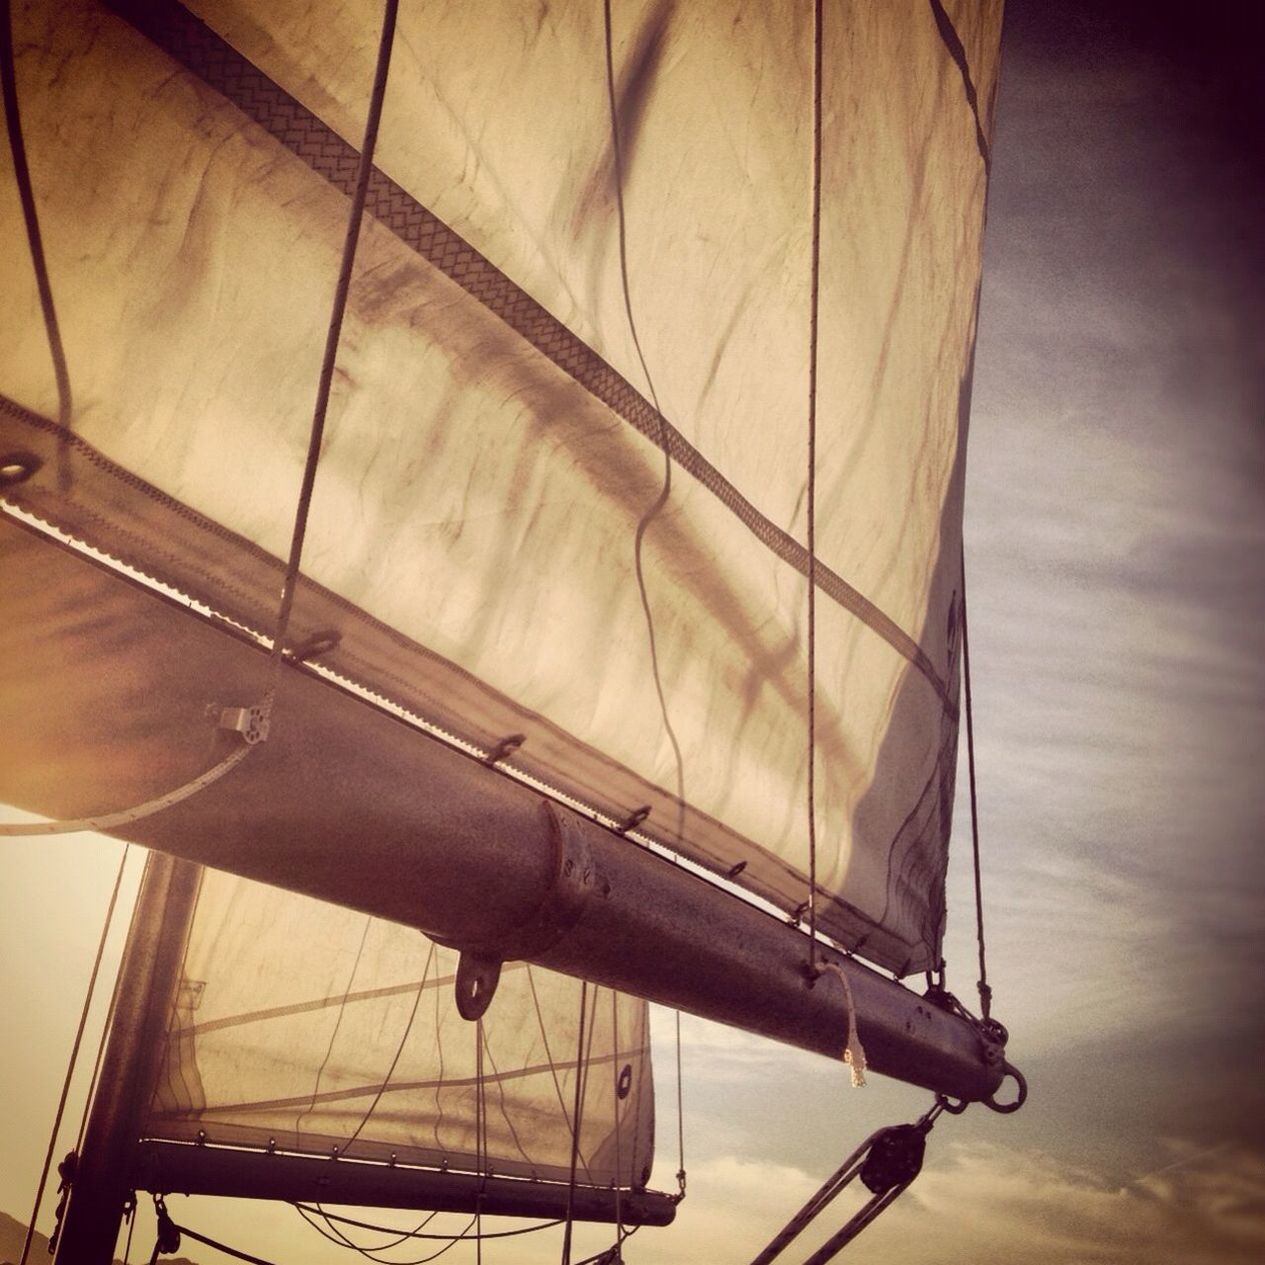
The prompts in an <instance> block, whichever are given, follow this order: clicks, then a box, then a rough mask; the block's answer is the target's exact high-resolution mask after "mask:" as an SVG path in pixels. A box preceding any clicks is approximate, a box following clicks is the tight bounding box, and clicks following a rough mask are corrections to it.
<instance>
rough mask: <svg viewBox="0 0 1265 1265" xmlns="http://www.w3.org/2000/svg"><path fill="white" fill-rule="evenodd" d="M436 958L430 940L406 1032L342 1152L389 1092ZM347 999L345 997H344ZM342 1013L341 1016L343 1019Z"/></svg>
mask: <svg viewBox="0 0 1265 1265" xmlns="http://www.w3.org/2000/svg"><path fill="white" fill-rule="evenodd" d="M363 947H364V941H363V940H361V948H362V949H363ZM434 960H435V942H434V941H433V940H432V941H431V942H430V951H429V952H428V953H427V954H426V964H425V966H423V967H422V978H421V980H420V981H419V982H418V985H417V993H416V995H415V996H414V998H413V1009H412V1010H411V1011H410V1012H409V1017H408V1022H407V1023H406V1024H405V1025H404V1033H403V1035H402V1036H401V1037H400V1043H399V1045H397V1046H396V1047H395V1057H394V1058H393V1059H392V1060H391V1066H390V1067H388V1068H387V1074H386V1076H385V1077H384V1078H383V1081H382V1084H381V1085H379V1086H378V1092H377V1093H376V1094H375V1095H374V1098H373V1102H371V1103H370V1104H369V1106H368V1107H367V1108H366V1109H365V1113H364V1115H363V1116H361V1118H360V1123H359V1124H358V1125H357V1126H356V1128H355V1129H354V1131H353V1132H352V1135H351V1137H349V1138H348V1139H347V1141H346V1142H344V1143H343V1145H342V1150H341V1152H340V1154H344V1155H345V1154H346V1153H347V1148H348V1147H349V1146H351V1144H352V1143H353V1142H354V1141H355V1140H356V1139H357V1138H358V1137H359V1136H360V1133H361V1130H362V1129H364V1127H365V1125H367V1124H368V1123H369V1119H370V1117H371V1116H372V1115H373V1113H374V1112H375V1111H376V1110H377V1109H378V1104H379V1103H380V1102H381V1101H382V1095H383V1094H385V1093H386V1092H387V1086H388V1085H390V1083H391V1077H392V1076H394V1075H395V1069H396V1068H397V1067H398V1066H399V1063H400V1058H401V1056H402V1055H403V1054H404V1047H405V1046H406V1045H407V1044H408V1039H409V1035H410V1034H411V1033H412V1031H413V1021H414V1020H415V1019H416V1018H417V1010H418V1007H419V1006H420V1005H421V1004H422V993H423V992H425V991H426V981H427V979H428V978H429V976H430V968H431V963H432V962H433V961H434ZM344 1001H345V999H344ZM341 1017H342V1016H341V1015H340V1016H339V1018H340V1019H341Z"/></svg>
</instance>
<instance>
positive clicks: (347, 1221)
mask: <svg viewBox="0 0 1265 1265" xmlns="http://www.w3.org/2000/svg"><path fill="white" fill-rule="evenodd" d="M291 1207H292V1208H294V1209H295V1210H296V1211H298V1212H308V1213H311V1214H313V1215H314V1216H319V1217H320V1218H321V1219H322V1220H324V1221H337V1222H339V1223H340V1224H342V1225H351V1226H355V1227H356V1228H357V1229H358V1230H374V1231H377V1232H379V1233H381V1234H398V1235H400V1240H399V1241H400V1242H401V1243H402V1242H404V1240H405V1239H432V1240H436V1241H438V1242H441V1243H447V1242H451V1241H453V1240H460V1239H462V1238H469V1237H471V1236H470V1235H462V1234H423V1233H421V1226H420V1225H419V1227H418V1228H417V1229H416V1230H397V1229H396V1228H395V1227H393V1226H387V1225H376V1224H375V1223H374V1222H372V1221H357V1220H355V1219H354V1218H353V1217H346V1216H343V1215H342V1213H338V1212H327V1211H326V1210H325V1209H324V1208H323V1207H322V1206H321V1205H320V1204H306V1203H295V1204H291ZM438 1215H439V1213H438V1211H435V1212H432V1213H430V1214H429V1215H428V1216H427V1217H426V1220H425V1221H423V1222H422V1223H421V1225H425V1224H426V1223H427V1222H429V1221H431V1220H433V1219H434V1218H435V1217H437V1216H438ZM561 1224H562V1218H561V1217H559V1218H557V1219H556V1220H554V1221H541V1222H539V1223H538V1224H536V1225H528V1226H520V1227H519V1228H518V1229H517V1230H488V1231H486V1232H485V1233H484V1234H483V1235H482V1237H483V1238H485V1239H512V1238H517V1237H518V1236H519V1235H522V1234H535V1233H536V1231H537V1230H552V1229H553V1228H554V1227H555V1226H560V1225H561ZM394 1246H395V1244H392V1243H388V1244H384V1245H383V1246H382V1247H375V1248H369V1249H358V1250H362V1251H363V1250H368V1251H373V1252H382V1251H385V1250H386V1248H387V1247H394Z"/></svg>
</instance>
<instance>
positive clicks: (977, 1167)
mask: <svg viewBox="0 0 1265 1265" xmlns="http://www.w3.org/2000/svg"><path fill="white" fill-rule="evenodd" d="M1263 26H1265V22H1263V19H1262V17H1261V11H1260V10H1259V9H1258V8H1257V7H1256V6H1254V5H1251V4H1248V3H1238V4H1224V5H1209V6H1203V7H1202V8H1199V9H1194V8H1192V7H1190V6H1183V7H1182V8H1181V9H1178V8H1176V7H1174V6H1167V5H1164V4H1142V3H1138V4H1121V3H1109V4H1088V3H1085V4H1082V3H1074V2H1073V3H1060V4H1058V5H1044V4H1040V3H1036V2H1035V0H1029V2H1027V3H1025V2H1023V0H1011V3H1010V4H1009V5H1008V13H1007V22H1006V28H1005V36H1004V50H1003V70H1002V83H1001V91H1000V98H999V102H998V112H997V125H996V131H995V135H994V146H993V171H992V186H991V193H990V206H989V223H988V229H987V236H986V249H985V269H984V287H983V296H982V309H981V324H980V332H979V345H978V359H977V365H976V378H975V393H974V407H973V413H972V422H971V440H970V449H969V466H968V488H967V521H966V542H967V557H968V583H969V586H970V588H969V592H970V619H971V625H970V627H971V650H972V660H973V662H972V667H973V682H974V694H975V722H976V734H977V744H978V764H979V791H980V811H981V826H982V832H983V848H984V857H985V862H984V887H985V897H986V904H987V910H986V914H987V932H988V952H989V958H988V962H989V978H990V981H991V983H992V985H993V988H994V992H995V998H996V1000H995V1011H994V1013H995V1014H996V1015H997V1016H998V1017H999V1018H1000V1019H1001V1020H1002V1021H1003V1022H1005V1023H1006V1024H1007V1026H1008V1027H1009V1029H1010V1031H1011V1034H1012V1040H1011V1047H1010V1053H1011V1058H1012V1060H1013V1061H1014V1062H1015V1063H1017V1064H1018V1065H1019V1066H1021V1067H1022V1068H1023V1070H1024V1072H1025V1074H1026V1075H1027V1077H1028V1080H1029V1083H1030V1085H1031V1099H1030V1102H1029V1104H1028V1106H1027V1107H1025V1109H1024V1110H1023V1111H1022V1112H1020V1113H1018V1114H1017V1115H1014V1116H1009V1117H1001V1116H995V1115H992V1114H991V1113H988V1112H986V1111H984V1110H983V1109H980V1108H975V1109H972V1110H970V1111H968V1112H967V1113H966V1114H965V1115H964V1116H962V1117H959V1118H953V1119H949V1118H945V1119H944V1120H942V1121H941V1122H940V1123H939V1124H938V1125H937V1127H936V1129H935V1131H934V1132H933V1134H932V1136H931V1139H930V1145H929V1152H928V1159H927V1164H926V1168H925V1170H924V1172H923V1174H922V1176H921V1177H920V1178H919V1179H918V1181H917V1182H916V1183H915V1185H914V1186H913V1187H912V1188H911V1190H910V1191H909V1192H908V1193H907V1194H906V1195H905V1196H904V1197H903V1198H902V1199H901V1201H900V1202H899V1203H898V1204H897V1205H896V1206H895V1207H894V1208H893V1209H892V1210H891V1211H890V1212H888V1213H887V1214H885V1216H884V1218H882V1219H881V1220H880V1222H879V1223H878V1224H877V1225H876V1226H875V1227H874V1228H872V1229H871V1230H869V1231H867V1232H866V1235H865V1236H864V1237H863V1238H862V1239H861V1240H859V1241H858V1244H857V1246H856V1247H855V1248H854V1249H852V1251H853V1253H854V1257H855V1258H856V1259H859V1260H862V1261H869V1262H874V1263H876V1265H887V1263H889V1262H890V1263H891V1265H895V1262H897V1261H901V1262H906V1263H908V1265H919V1263H920V1262H924V1261H925V1262H957V1261H963V1262H966V1261H970V1262H977V1261H990V1260H999V1261H1007V1262H1013V1263H1017V1265H1023V1263H1025V1262H1029V1261H1031V1262H1037V1261H1041V1262H1051V1263H1054V1265H1062V1263H1067V1265H1072V1263H1073V1262H1076V1263H1080V1262H1095V1263H1101V1265H1127V1263H1132V1262H1141V1261H1148V1262H1149V1261H1168V1260H1172V1261H1182V1262H1195V1263H1202V1262H1205V1261H1206V1262H1239V1261H1241V1262H1245V1263H1246V1262H1249V1261H1252V1262H1255V1261H1259V1260H1261V1259H1265V1101H1263V1093H1262V1088H1261V1080H1260V1074H1259V1070H1258V1069H1259V1066H1260V1063H1261V1058H1262V1054H1263V1053H1265V1041H1263V1040H1262V1037H1263V1032H1262V1027H1263V1021H1262V1016H1261V1005H1260V1001H1259V991H1260V986H1259V983H1258V976H1259V973H1260V970H1261V967H1262V965H1263V964H1265V955H1263V954H1262V947H1263V946H1265V917H1263V916H1262V909H1265V901H1263V899H1262V898H1263V897H1265V891H1263V889H1265V867H1263V866H1262V864H1261V861H1260V853H1259V849H1260V843H1261V829H1262V823H1263V822H1265V782H1262V780H1261V778H1260V776H1259V769H1260V766H1261V763H1262V760H1261V757H1262V753H1265V633H1263V632H1262V629H1265V340H1262V338H1261V336H1260V329H1261V325H1262V321H1261V318H1262V315H1265V313H1263V312H1262V307H1263V302H1262V296H1261V277H1262V276H1263V275H1265V269H1263V268H1262V265H1263V264H1265V238H1263V236H1262V234H1261V232H1260V227H1259V226H1260V224H1261V223H1262V222H1265V216H1263V214H1262V212H1263V211H1265V206H1263V199H1262V193H1263V192H1265V177H1263V174H1262V169H1261V164H1260V160H1259V158H1258V157H1257V155H1256V153H1255V152H1254V151H1256V150H1258V149H1259V148H1260V146H1259V140H1258V138H1259V136H1260V135H1261V134H1262V131H1261V128H1262V124H1263V123H1265V120H1263V119H1262V110H1261V96H1260V94H1259V91H1258V90H1257V89H1256V87H1255V84H1254V80H1255V79H1256V78H1257V76H1258V71H1257V67H1256V63H1255V61H1254V58H1255V56H1256V52H1257V50H1259V48H1260V47H1261V37H1262V35H1265V29H1263ZM960 781H961V784H962V785H963V786H964V785H965V779H964V778H961V779H960ZM966 808H967V805H966V800H965V796H964V795H959V799H958V812H957V820H956V822H955V834H954V852H953V859H952V872H951V887H950V898H951V922H950V931H949V943H948V959H949V965H950V984H951V986H952V987H954V988H955V990H956V991H958V992H960V993H961V994H962V995H963V997H964V998H965V999H966V1000H968V1001H973V1000H974V998H973V988H974V978H975V971H974V962H973V955H974V941H973V926H972V911H971V898H970V873H969V863H968V862H969V858H968V855H967V853H968V844H969V823H968V820H967V818H966ZM118 853H119V845H117V844H114V843H112V842H109V841H100V842H99V843H96V844H92V845H89V843H87V842H85V841H84V840H82V839H78V840H76V839H71V840H63V841H41V842H39V843H38V844H35V845H26V844H17V843H6V844H5V847H4V850H3V852H0V882H2V883H3V888H2V889H0V890H2V891H3V897H2V898H0V899H2V900H3V907H4V915H5V916H4V918H3V919H2V920H0V963H3V964H4V965H3V966H2V967H0V1002H2V1003H3V1009H4V1013H5V1014H6V1015H7V1016H8V1017H9V1019H8V1022H7V1031H6V1035H5V1039H4V1049H3V1051H2V1052H0V1100H2V1101H3V1103H4V1107H5V1119H6V1127H5V1138H4V1140H3V1142H2V1143H0V1208H3V1209H4V1210H5V1211H8V1212H10V1213H12V1214H13V1215H15V1216H18V1217H23V1218H24V1217H25V1215H26V1212H27V1210H28V1208H29V1204H30V1197H31V1189H32V1183H33V1180H34V1175H35V1173H36V1172H37V1170H38V1165H39V1162H40V1160H41V1159H42V1152H43V1146H44V1143H45V1141H46V1137H47V1122H48V1119H49V1116H50V1114H51V1110H52V1107H53V1104H54V1103H55V1099H56V1093H57V1087H58V1081H59V1077H60V1072H61V1068H62V1066H63V1060H64V1057H65V1051H66V1050H67V1049H68V1047H69V1043H70V1041H71V1039H72V1036H73V1027H74V1023H75V1018H76V1012H77V1007H78V1001H79V997H80V990H81V987H82V983H83V980H84V979H85V977H86V973H87V970H88V968H89V966H90V962H91V955H92V950H93V946H94V942H95V936H96V932H97V929H98V926H99V917H100V912H101V910H102V908H103V905H104V900H105V895H106V893H107V892H108V888H109V882H110V877H111V875H112V873H113V867H114V865H115V864H116V863H117V858H118ZM134 860H135V858H134ZM135 868H136V867H135V864H133V872H135ZM27 962H31V963H38V964H39V969H37V970H27V969H23V966H22V964H24V963H27ZM656 1019H657V1021H658V1022H659V1027H658V1032H659V1042H658V1049H657V1055H658V1066H659V1069H660V1071H659V1080H660V1091H661V1092H660V1139H661V1141H660V1163H659V1168H658V1170H657V1172H656V1179H655V1182H654V1183H653V1184H655V1185H658V1186H660V1187H661V1188H670V1187H671V1186H672V1184H673V1181H672V1177H671V1173H672V1172H673V1171H674V1170H675V1167H676V1155H675V1146H674V1139H673V1134H674V1131H675V1130H674V1122H673V1119H672V1115H673V1112H672V1099H673V1097H674V1091H673V1087H672V1077H671V1062H672V1058H671V1044H670V1040H669V1037H670V1028H671V1025H670V1021H666V1022H665V1016H662V1015H659V1016H656ZM683 1037H684V1049H683V1054H684V1067H685V1083H684V1101H685V1109H686V1120H685V1124H686V1147H687V1150H686V1161H687V1167H688V1170H689V1196H688V1198H687V1200H686V1202H685V1203H684V1205H683V1206H682V1208H681V1209H680V1212H679V1214H678V1224H677V1225H676V1226H674V1227H672V1228H670V1229H667V1230H660V1231H652V1230H646V1231H644V1232H643V1233H641V1234H640V1235H638V1237H637V1238H635V1239H634V1240H632V1242H631V1243H629V1245H628V1247H627V1249H626V1255H627V1258H628V1259H629V1260H630V1261H639V1262H644V1263H645V1265H677V1263H679V1262H690V1261H702V1260H709V1261H711V1260H716V1261H729V1260H732V1261H741V1260H746V1259H749V1258H750V1256H751V1255H753V1254H754V1251H755V1250H756V1248H757V1247H758V1246H759V1245H760V1244H761V1243H762V1242H763V1240H764V1239H765V1238H767V1237H768V1236H769V1235H770V1234H772V1233H773V1232H774V1231H775V1230H776V1229H778V1228H779V1227H780V1225H781V1224H782V1223H783V1222H784V1221H785V1220H786V1218H787V1217H788V1216H789V1215H790V1214H791V1213H792V1212H793V1211H794V1210H795V1209H796V1208H797V1207H798V1204H799V1202H800V1201H801V1200H802V1199H803V1198H804V1197H805V1196H806V1195H807V1194H808V1193H810V1192H811V1191H812V1190H813V1189H814V1188H815V1186H816V1185H817V1184H818V1183H819V1182H820V1181H821V1180H822V1179H823V1178H824V1177H825V1176H826V1175H827V1174H828V1173H829V1172H830V1171H831V1170H832V1169H833V1168H834V1167H835V1165H836V1164H837V1163H838V1162H839V1161H840V1160H841V1159H842V1158H843V1156H844V1155H846V1154H847V1153H848V1152H849V1151H850V1150H851V1149H852V1147H853V1146H855V1145H856V1143H857V1142H859V1141H860V1139H861V1138H863V1137H864V1136H865V1135H866V1134H867V1133H868V1132H869V1131H870V1130H871V1129H873V1128H874V1127H876V1126H878V1125H881V1124H889V1123H896V1122H899V1121H903V1120H909V1119H913V1118H914V1117H915V1116H916V1115H917V1114H919V1113H920V1112H921V1111H922V1110H923V1109H924V1107H925V1106H926V1105H927V1104H926V1095H925V1094H921V1093H918V1092H915V1091H912V1090H909V1089H907V1088H905V1087H902V1086H899V1085H895V1084H892V1083H886V1082H884V1081H882V1080H881V1079H880V1078H872V1079H871V1081H870V1084H869V1085H867V1087H866V1088H865V1089H862V1090H852V1089H851V1088H850V1087H849V1086H848V1083H847V1075H846V1072H845V1071H844V1070H843V1069H842V1068H841V1067H837V1066H834V1065H832V1064H830V1063H829V1062H827V1061H825V1060H822V1059H820V1058H816V1057H813V1056H809V1055H806V1054H800V1053H797V1052H795V1051H791V1050H787V1049H783V1048H781V1047H775V1046H771V1045H769V1044H767V1043H764V1042H760V1041H757V1040H756V1039H755V1038H750V1037H747V1036H745V1035H743V1034H740V1033H734V1032H731V1031H728V1030H723V1029H719V1028H717V1027H715V1026H713V1025H709V1024H706V1023H704V1022H702V1021H698V1020H692V1019H688V1018H687V1019H686V1021H685V1023H684V1027H683ZM771 1087H775V1089H776V1092H773V1089H772V1088H771ZM76 1118H77V1117H76ZM71 1132H72V1133H73V1129H72V1130H71ZM61 1149H64V1146H63V1147H61V1148H59V1152H60V1150H61ZM208 1205H209V1206H208ZM186 1216H187V1219H188V1220H189V1222H190V1224H193V1225H196V1226H198V1227H200V1228H204V1229H205V1230H206V1231H207V1232H208V1233H210V1234H212V1235H219V1236H221V1237H224V1238H226V1239H228V1240H229V1241H231V1242H235V1243H240V1244H241V1245H242V1246H244V1247H246V1248H247V1250H250V1251H254V1252H256V1253H259V1254H261V1255H265V1256H272V1258H273V1259H278V1260H281V1259H289V1260H294V1259H299V1258H301V1259H304V1260H311V1261H323V1260H326V1259H339V1257H338V1256H336V1255H335V1254H333V1252H332V1249H331V1250H330V1253H329V1254H328V1256H327V1255H325V1254H323V1249H324V1245H323V1244H319V1243H317V1242H315V1241H313V1238H312V1236H311V1233H310V1232H307V1231H302V1230H301V1228H296V1226H295V1224H294V1214H293V1213H290V1212H288V1211H287V1210H284V1209H282V1210H278V1212H277V1214H276V1215H275V1216H269V1217H267V1218H262V1217H255V1216H254V1215H251V1216H250V1217H245V1216H244V1214H242V1213H241V1212H240V1210H236V1209H233V1208H227V1207H218V1206H215V1205H214V1201H199V1203H198V1204H197V1206H196V1212H195V1211H194V1209H193V1207H192V1206H191V1207H190V1210H189V1211H188V1212H187V1214H186ZM178 1217H179V1214H178ZM148 1233H149V1231H148V1227H147V1226H145V1225H144V1224H142V1227H141V1228H140V1229H139V1230H138V1243H141V1244H142V1245H143V1250H144V1252H145V1253H146V1254H147V1253H148V1250H149V1247H150V1245H151V1243H152V1240H151V1239H150V1238H148V1237H147V1235H148ZM589 1242H592V1244H593V1249H595V1248H596V1247H597V1246H599V1245H600V1243H601V1242H602V1237H601V1234H600V1233H599V1234H597V1235H596V1237H595V1236H592V1235H589V1236H587V1237H585V1238H584V1239H582V1240H581V1246H584V1245H585V1244H587V1243H589ZM593 1249H590V1250H593ZM556 1250H557V1245H556V1240H554V1239H548V1240H543V1241H542V1242H541V1243H540V1244H531V1245H529V1246H525V1247H517V1248H514V1249H513V1250H509V1249H505V1250H502V1251H498V1252H497V1253H496V1254H495V1255H493V1254H492V1253H491V1252H489V1259H501V1260H507V1261H523V1262H527V1261H535V1260H552V1259H554V1258H555V1256H556ZM186 1251H188V1249H186ZM463 1251H465V1249H464V1248H459V1249H457V1250H456V1251H453V1252H452V1253H450V1254H449V1255H448V1257H447V1258H446V1259H447V1260H451V1261H459V1260H472V1259H473V1254H472V1253H471V1252H466V1253H465V1255H464V1256H463V1255H462V1252H463ZM287 1253H288V1255H287ZM138 1254H139V1253H137V1252H134V1253H133V1255H134V1256H135V1255H138ZM188 1254H190V1255H193V1256H194V1257H195V1258H197V1259H199V1260H208V1261H210V1260H213V1259H218V1258H217V1257H215V1255H214V1254H212V1253H206V1254H205V1255H201V1256H200V1255H199V1254H198V1253H197V1252H192V1251H188ZM801 1255H802V1254H801Z"/></svg>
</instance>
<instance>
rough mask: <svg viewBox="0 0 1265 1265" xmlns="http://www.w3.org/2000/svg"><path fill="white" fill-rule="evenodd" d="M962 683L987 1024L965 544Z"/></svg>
mask: <svg viewBox="0 0 1265 1265" xmlns="http://www.w3.org/2000/svg"><path fill="white" fill-rule="evenodd" d="M961 582H962V681H963V684H964V686H965V689H966V769H967V776H968V778H969V781H970V788H971V855H972V858H973V860H974V866H975V938H976V942H977V944H978V945H979V980H978V981H977V982H976V988H977V989H978V990H979V1000H980V1014H981V1015H982V1016H983V1018H984V1021H985V1022H986V1023H987V1022H988V1020H989V1018H990V1011H991V1010H992V1004H993V990H992V989H991V988H990V987H989V986H988V962H987V953H986V951H985V948H984V894H983V887H982V884H981V880H980V846H979V804H978V799H977V796H976V792H975V719H974V715H973V712H972V708H971V638H970V631H969V627H968V624H967V617H966V544H965V542H963V545H962V563H961Z"/></svg>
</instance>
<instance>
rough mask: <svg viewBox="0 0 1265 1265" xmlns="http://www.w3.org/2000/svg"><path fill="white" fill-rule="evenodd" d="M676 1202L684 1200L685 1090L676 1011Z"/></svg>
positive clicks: (679, 1020) (678, 1021)
mask: <svg viewBox="0 0 1265 1265" xmlns="http://www.w3.org/2000/svg"><path fill="white" fill-rule="evenodd" d="M676 1159H677V1169H676V1187H677V1190H676V1201H677V1203H680V1202H681V1200H682V1199H684V1198H685V1090H684V1087H683V1082H682V1079H681V1012H680V1011H679V1010H678V1011H676Z"/></svg>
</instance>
